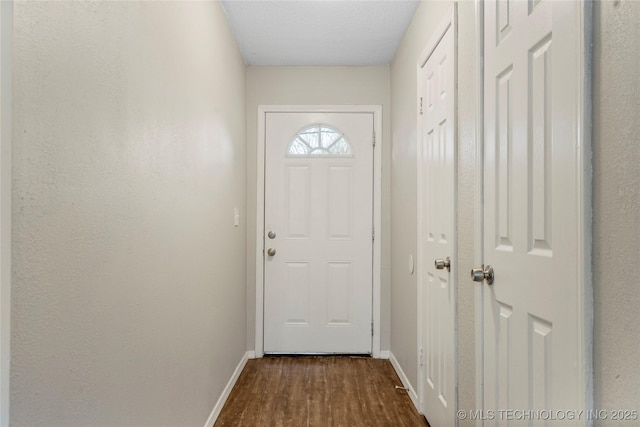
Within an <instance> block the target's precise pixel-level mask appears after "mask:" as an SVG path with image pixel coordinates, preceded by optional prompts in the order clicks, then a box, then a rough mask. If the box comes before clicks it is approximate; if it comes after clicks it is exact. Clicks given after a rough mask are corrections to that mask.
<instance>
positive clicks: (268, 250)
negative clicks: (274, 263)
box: [267, 248, 276, 256]
mask: <svg viewBox="0 0 640 427" xmlns="http://www.w3.org/2000/svg"><path fill="white" fill-rule="evenodd" d="M275 254H276V250H275V249H273V248H269V249H267V255H269V256H275Z"/></svg>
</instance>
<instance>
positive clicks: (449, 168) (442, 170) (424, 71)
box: [418, 15, 457, 427]
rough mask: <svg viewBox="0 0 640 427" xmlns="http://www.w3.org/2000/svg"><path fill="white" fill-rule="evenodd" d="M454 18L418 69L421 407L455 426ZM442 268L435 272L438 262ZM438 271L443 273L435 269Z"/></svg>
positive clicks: (433, 421) (438, 421) (436, 422)
mask: <svg viewBox="0 0 640 427" xmlns="http://www.w3.org/2000/svg"><path fill="white" fill-rule="evenodd" d="M452 17H453V15H451V17H447V21H446V22H448V25H445V26H444V28H446V30H445V33H444V36H443V37H442V39H441V40H440V41H439V43H438V44H437V46H436V47H435V49H433V51H432V52H431V54H430V55H429V57H428V59H427V61H426V63H425V64H424V66H422V67H421V69H420V74H419V80H420V97H421V105H422V115H421V116H420V119H419V123H420V138H419V148H418V150H419V155H418V159H419V165H418V170H419V175H418V176H419V178H418V179H419V182H418V188H419V192H420V197H419V206H420V207H419V221H420V224H419V230H420V232H419V236H420V239H419V245H420V247H419V251H420V255H419V257H420V264H419V267H420V268H419V277H420V280H419V287H420V292H419V295H420V298H419V304H420V306H419V310H418V311H419V313H420V320H419V321H420V327H419V328H418V329H419V331H420V332H419V333H420V341H421V344H420V348H419V352H420V354H419V360H420V387H419V393H420V407H421V411H422V413H423V414H424V415H425V416H426V418H427V420H428V421H429V423H430V425H432V426H434V427H439V426H453V425H455V424H456V400H457V399H456V355H455V342H456V333H455V316H456V286H455V283H456V280H455V268H454V267H455V259H456V256H455V254H456V252H455V250H456V248H455V243H456V236H455V212H456V210H455V194H456V188H455V182H456V181H455V175H456V166H455V158H456V147H455V122H456V120H455V39H454V26H453V20H452ZM437 259H439V260H441V262H439V265H438V266H436V260H437ZM436 267H439V268H436Z"/></svg>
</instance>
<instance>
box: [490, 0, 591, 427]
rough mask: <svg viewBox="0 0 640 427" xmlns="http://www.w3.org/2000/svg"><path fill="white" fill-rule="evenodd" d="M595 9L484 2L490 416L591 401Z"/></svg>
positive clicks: (539, 416) (522, 418)
mask: <svg viewBox="0 0 640 427" xmlns="http://www.w3.org/2000/svg"><path fill="white" fill-rule="evenodd" d="M584 7H585V6H584V2H582V1H527V2H525V1H498V2H495V1H488V2H486V3H485V13H484V16H485V25H484V28H485V38H484V48H485V66H484V69H485V77H484V88H485V89H484V112H485V113H484V114H485V121H484V128H485V148H484V262H485V264H489V265H492V266H493V267H494V269H495V280H494V282H493V284H492V285H488V284H487V283H486V282H485V283H484V284H482V285H481V286H484V289H483V294H484V297H483V298H484V303H483V305H484V307H483V311H484V343H483V345H484V372H483V373H484V405H485V409H486V410H491V411H494V416H495V418H494V419H493V420H490V421H487V425H503V424H504V425H506V424H507V423H509V422H511V423H516V424H517V425H524V424H526V425H550V424H553V421H549V420H553V418H547V419H546V420H545V419H544V417H545V415H544V414H545V412H522V411H527V410H532V411H536V410H539V411H577V410H580V409H584V408H585V404H586V399H587V397H586V393H587V391H586V390H587V389H586V385H585V384H586V379H585V377H586V372H587V370H588V366H589V353H588V352H587V350H585V349H586V348H587V344H586V343H585V338H586V335H587V334H586V333H585V322H586V319H587V310H588V306H587V303H586V300H587V297H586V296H585V295H586V294H585V292H586V291H585V286H586V285H585V280H584V277H583V276H584V271H585V263H584V258H583V256H584V247H585V239H584V228H583V226H584V223H583V218H584V217H583V209H584V207H583V206H584V200H583V197H582V191H583V188H584V180H583V179H582V178H581V177H582V174H583V171H584V157H583V156H584V154H583V149H584V138H585V135H584V133H583V131H582V126H584V123H583V117H584V115H583V114H584V111H583V107H582V103H583V102H584V100H583V96H584V94H583V91H584V89H583V85H584V76H585V68H584V63H583V60H584V50H583V49H584V45H583V42H584V21H583V16H584V15H583V13H584V11H583V8H584ZM502 410H512V411H513V410H515V411H520V412H512V413H511V415H508V414H507V413H505V412H500V411H502ZM546 414H547V415H546V416H547V417H549V416H550V415H549V414H554V412H547V413H546ZM509 416H511V417H512V418H511V419H509V418H508V417H509ZM514 416H515V417H516V418H513V417H514ZM518 417H519V418H518ZM527 417H529V418H527ZM531 417H533V418H531ZM585 417H586V416H583V417H582V419H579V420H578V419H576V420H574V421H564V422H563V423H562V425H580V424H584V423H585V422H586V418H585ZM518 421H519V422H518Z"/></svg>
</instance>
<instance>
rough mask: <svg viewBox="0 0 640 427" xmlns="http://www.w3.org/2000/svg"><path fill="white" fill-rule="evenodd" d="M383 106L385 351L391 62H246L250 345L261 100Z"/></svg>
mask: <svg viewBox="0 0 640 427" xmlns="http://www.w3.org/2000/svg"><path fill="white" fill-rule="evenodd" d="M349 104H353V105H382V109H383V112H382V139H381V141H379V142H380V144H381V145H380V146H381V147H382V218H381V220H382V232H381V234H380V237H381V239H382V240H381V246H382V249H381V252H382V253H381V263H382V265H381V268H382V274H381V294H382V295H381V323H382V324H381V331H380V332H381V344H380V347H381V350H383V351H384V350H389V345H390V344H389V341H390V337H389V334H390V313H389V309H390V301H389V297H390V295H389V294H390V289H389V281H390V279H389V278H390V270H391V268H390V263H389V258H390V256H389V248H390V235H389V231H390V225H389V224H390V219H389V153H390V145H389V142H388V141H389V128H390V125H389V123H390V121H389V67H388V66H386V65H383V66H371V67H259V66H251V67H247V165H248V167H247V314H248V320H247V348H249V349H253V348H254V347H255V313H256V310H255V306H256V305H255V303H256V272H255V266H256V243H255V232H256V216H255V213H256V162H257V145H256V144H257V129H256V128H257V124H258V105H349Z"/></svg>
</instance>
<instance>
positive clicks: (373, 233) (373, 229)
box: [371, 225, 376, 241]
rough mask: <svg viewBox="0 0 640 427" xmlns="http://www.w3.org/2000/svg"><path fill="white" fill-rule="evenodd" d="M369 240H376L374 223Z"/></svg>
mask: <svg viewBox="0 0 640 427" xmlns="http://www.w3.org/2000/svg"><path fill="white" fill-rule="evenodd" d="M371 240H372V241H373V240H376V226H375V225H374V226H373V227H372V228H371Z"/></svg>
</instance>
